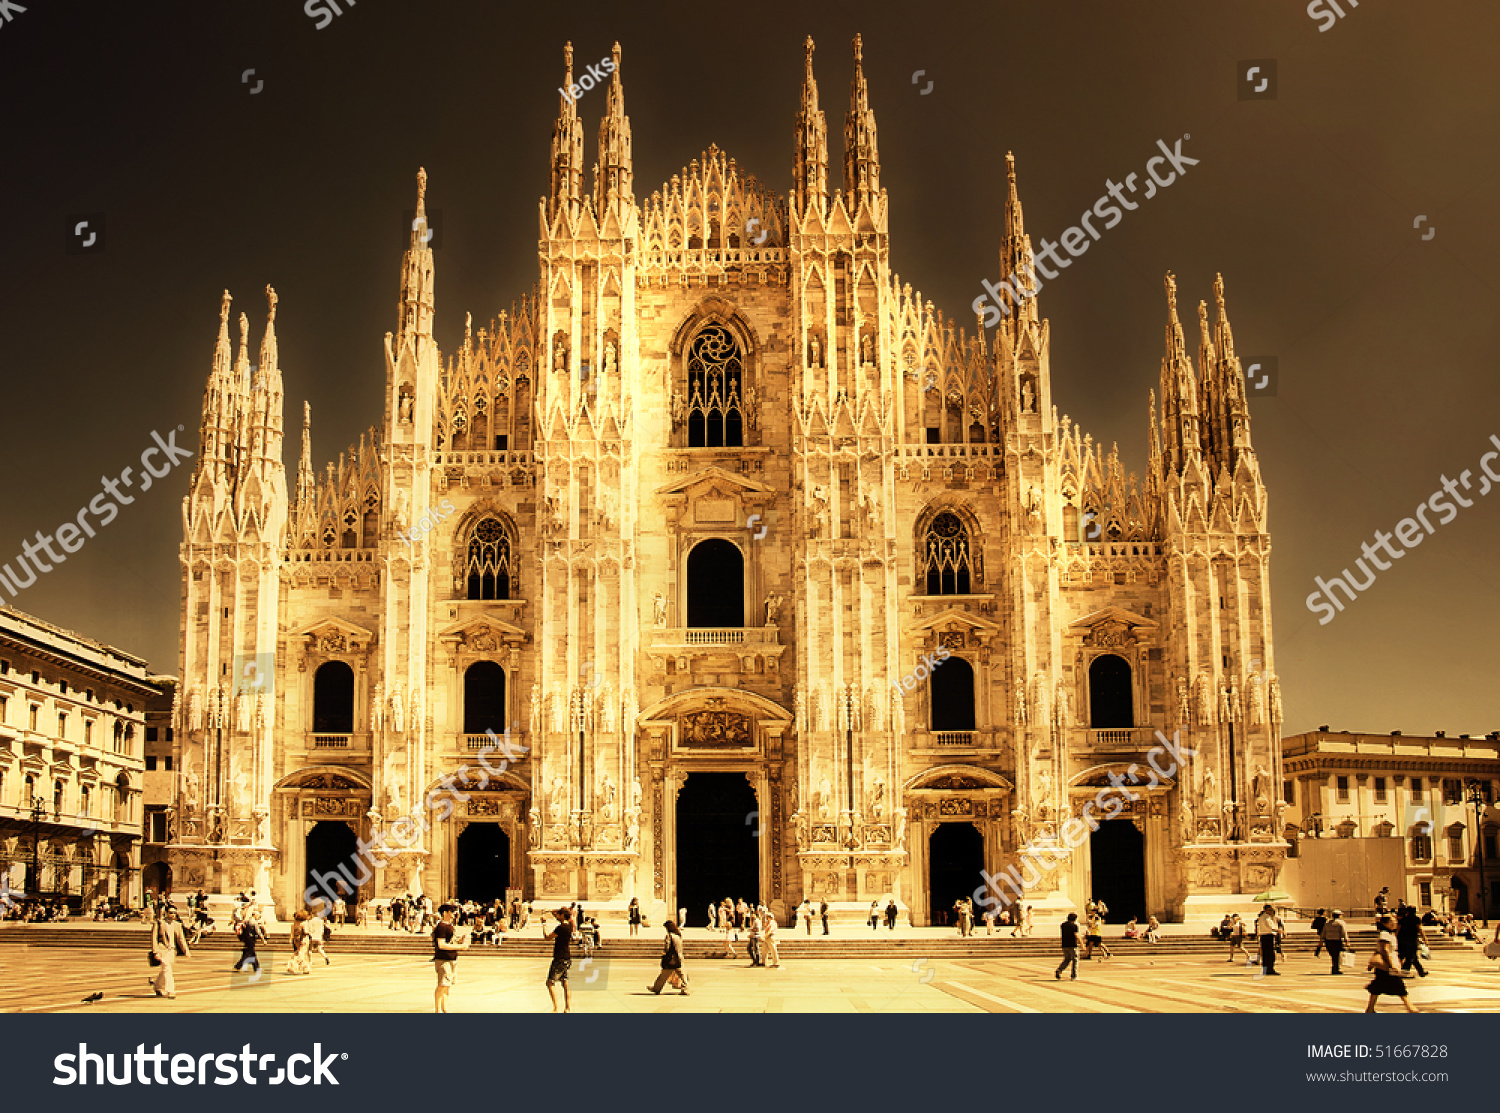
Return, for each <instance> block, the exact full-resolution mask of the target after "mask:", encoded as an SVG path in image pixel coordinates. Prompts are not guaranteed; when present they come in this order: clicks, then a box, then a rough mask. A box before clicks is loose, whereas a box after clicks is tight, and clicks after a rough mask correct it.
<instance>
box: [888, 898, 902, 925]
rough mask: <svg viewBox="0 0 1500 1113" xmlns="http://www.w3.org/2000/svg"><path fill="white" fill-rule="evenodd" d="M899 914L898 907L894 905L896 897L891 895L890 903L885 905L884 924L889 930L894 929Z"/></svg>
mask: <svg viewBox="0 0 1500 1113" xmlns="http://www.w3.org/2000/svg"><path fill="white" fill-rule="evenodd" d="M898 915H900V909H898V908H897V907H896V898H895V897H892V898H891V900H890V903H889V904H887V905H886V906H885V926H886V927H887V928H889V929H890V930H891V931H895V930H896V917H897V916H898Z"/></svg>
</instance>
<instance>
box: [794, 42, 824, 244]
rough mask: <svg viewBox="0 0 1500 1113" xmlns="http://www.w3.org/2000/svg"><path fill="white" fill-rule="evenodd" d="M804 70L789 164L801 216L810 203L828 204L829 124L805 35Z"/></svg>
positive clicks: (817, 204) (821, 206)
mask: <svg viewBox="0 0 1500 1113" xmlns="http://www.w3.org/2000/svg"><path fill="white" fill-rule="evenodd" d="M804 50H805V51H806V70H805V72H804V74H803V77H802V105H801V107H800V108H798V110H797V161H796V164H795V165H794V166H793V167H792V182H793V196H794V198H795V202H794V204H795V207H796V211H797V214H798V215H799V216H800V215H802V214H804V213H806V212H807V209H808V206H809V205H816V206H817V209H818V211H819V212H820V213H821V212H823V211H824V210H825V209H826V208H827V205H828V124H827V122H826V121H825V120H824V118H823V112H822V110H821V109H820V108H819V107H818V83H817V81H816V80H815V79H814V77H813V65H812V56H813V40H812V36H811V35H809V36H808V37H807V42H806V44H805V46H804Z"/></svg>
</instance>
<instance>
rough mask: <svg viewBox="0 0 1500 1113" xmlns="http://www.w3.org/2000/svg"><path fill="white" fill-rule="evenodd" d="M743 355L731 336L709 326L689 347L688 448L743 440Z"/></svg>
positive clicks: (726, 445) (723, 445) (734, 445)
mask: <svg viewBox="0 0 1500 1113" xmlns="http://www.w3.org/2000/svg"><path fill="white" fill-rule="evenodd" d="M743 377H744V357H743V355H742V354H741V352H740V346H739V344H738V343H737V342H736V341H735V339H734V335H733V334H732V333H731V332H730V331H729V330H728V329H727V328H725V327H724V326H723V325H709V326H708V327H707V328H705V329H704V330H703V331H702V332H700V333H698V335H697V336H695V337H694V338H693V342H692V344H691V345H690V346H689V348H688V382H687V427H688V447H689V448H738V447H739V446H741V445H743V444H744V443H745V441H744V426H745V413H744V403H743V393H742V392H743V390H744V382H743Z"/></svg>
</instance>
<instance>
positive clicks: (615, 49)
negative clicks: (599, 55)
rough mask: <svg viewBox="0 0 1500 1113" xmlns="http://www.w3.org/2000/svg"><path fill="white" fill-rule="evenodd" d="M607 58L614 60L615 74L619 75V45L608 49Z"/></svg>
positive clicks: (616, 44)
mask: <svg viewBox="0 0 1500 1113" xmlns="http://www.w3.org/2000/svg"><path fill="white" fill-rule="evenodd" d="M609 56H610V57H611V58H613V59H614V63H615V73H619V72H620V44H619V43H618V42H617V43H615V45H614V46H612V47H611V48H610V51H609ZM615 80H617V81H618V80H619V78H616V79H615Z"/></svg>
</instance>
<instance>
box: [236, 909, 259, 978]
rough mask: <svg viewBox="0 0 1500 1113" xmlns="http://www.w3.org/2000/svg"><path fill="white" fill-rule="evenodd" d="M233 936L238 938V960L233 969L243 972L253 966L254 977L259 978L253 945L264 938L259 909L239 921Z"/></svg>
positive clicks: (257, 962) (257, 961) (256, 956)
mask: <svg viewBox="0 0 1500 1113" xmlns="http://www.w3.org/2000/svg"><path fill="white" fill-rule="evenodd" d="M235 934H237V935H238V936H239V937H240V960H239V961H238V962H236V963H235V964H234V967H233V969H235V970H245V969H247V968H248V967H249V966H253V967H255V976H256V978H259V977H260V957H259V956H258V955H257V954H256V953H255V945H256V944H257V943H259V942H260V941H261V940H262V939H264V938H265V937H266V933H265V930H264V929H263V928H262V927H261V926H260V909H259V908H255V909H252V910H251V911H250V914H249V915H248V916H245V917H243V918H242V919H241V920H240V922H239V924H238V925H237V926H236V927H235ZM251 980H252V981H253V980H255V979H251Z"/></svg>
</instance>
